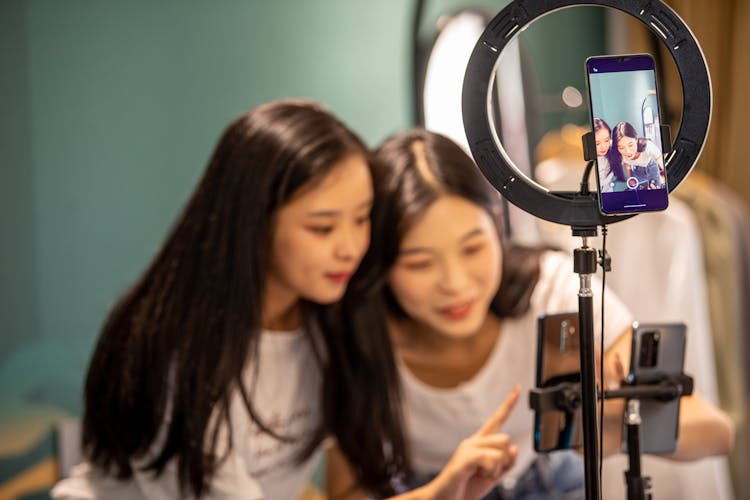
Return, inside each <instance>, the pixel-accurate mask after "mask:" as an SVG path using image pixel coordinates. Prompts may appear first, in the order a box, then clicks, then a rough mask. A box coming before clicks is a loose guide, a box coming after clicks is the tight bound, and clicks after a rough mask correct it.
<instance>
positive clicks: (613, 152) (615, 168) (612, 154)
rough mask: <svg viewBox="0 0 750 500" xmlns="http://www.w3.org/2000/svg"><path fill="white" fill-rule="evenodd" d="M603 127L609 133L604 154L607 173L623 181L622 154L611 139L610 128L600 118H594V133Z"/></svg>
mask: <svg viewBox="0 0 750 500" xmlns="http://www.w3.org/2000/svg"><path fill="white" fill-rule="evenodd" d="M601 129H604V130H606V131H607V134H609V140H610V143H609V150H608V151H607V154H606V155H605V156H606V158H607V162H608V163H609V173H611V174H612V175H614V177H615V178H616V179H617V180H618V181H621V182H625V180H626V179H625V170H623V168H622V156H620V153H619V152H618V151H617V146H616V144H615V143H614V141H613V139H612V128H611V127H610V126H609V124H607V122H605V121H604V120H603V119H602V118H594V134H596V133H597V132H598V131H599V130H601Z"/></svg>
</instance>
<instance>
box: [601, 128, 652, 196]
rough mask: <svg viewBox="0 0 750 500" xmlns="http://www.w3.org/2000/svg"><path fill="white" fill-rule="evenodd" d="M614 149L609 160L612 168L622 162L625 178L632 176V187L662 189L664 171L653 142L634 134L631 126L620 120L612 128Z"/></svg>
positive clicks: (634, 131)
mask: <svg viewBox="0 0 750 500" xmlns="http://www.w3.org/2000/svg"><path fill="white" fill-rule="evenodd" d="M612 144H614V148H613V149H612V153H611V154H610V157H609V160H610V162H611V163H612V165H613V167H614V166H615V165H618V166H619V165H622V169H623V171H624V172H625V177H627V178H628V179H630V178H633V179H635V182H634V183H633V185H634V186H635V188H634V189H663V188H664V186H665V180H666V172H665V171H664V160H663V159H662V154H661V150H660V149H659V148H658V147H657V146H656V144H654V143H653V141H651V140H649V139H647V138H645V137H638V132H636V130H635V127H633V125H631V124H630V123H628V122H620V123H618V124H617V125H615V128H614V129H612Z"/></svg>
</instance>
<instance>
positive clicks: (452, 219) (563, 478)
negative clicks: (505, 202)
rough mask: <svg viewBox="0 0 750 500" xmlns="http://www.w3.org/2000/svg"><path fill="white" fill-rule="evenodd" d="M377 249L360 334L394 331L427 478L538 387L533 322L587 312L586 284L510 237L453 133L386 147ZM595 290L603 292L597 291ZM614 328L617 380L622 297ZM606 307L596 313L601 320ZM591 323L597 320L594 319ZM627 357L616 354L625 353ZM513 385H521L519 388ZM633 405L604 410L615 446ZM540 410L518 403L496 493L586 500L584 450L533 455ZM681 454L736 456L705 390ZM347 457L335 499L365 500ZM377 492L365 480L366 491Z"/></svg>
mask: <svg viewBox="0 0 750 500" xmlns="http://www.w3.org/2000/svg"><path fill="white" fill-rule="evenodd" d="M374 173H375V175H374V179H375V192H376V199H377V200H378V203H377V205H376V207H377V208H376V210H375V211H374V212H373V219H372V225H373V232H372V234H373V236H372V243H371V246H370V250H369V251H368V253H367V255H366V256H365V258H364V260H363V262H362V266H361V267H362V269H363V270H367V274H364V273H363V274H358V275H357V276H356V277H355V278H354V280H353V281H352V283H351V284H350V287H349V292H348V294H349V295H354V294H358V295H359V296H360V300H358V301H356V302H352V303H351V304H350V307H349V308H348V309H347V313H348V317H349V320H348V321H349V322H350V323H351V324H350V329H351V330H352V331H357V330H358V329H361V330H366V331H367V332H369V334H370V335H373V336H376V335H380V336H383V337H389V338H390V339H391V340H392V343H393V348H394V350H395V354H396V358H397V368H398V372H399V378H400V382H401V384H402V398H403V400H402V409H403V415H404V429H405V431H406V436H407V439H406V442H407V452H408V455H407V457H408V460H407V467H406V469H405V470H407V471H408V475H407V476H406V478H405V479H406V481H405V482H406V483H407V484H411V485H419V484H422V483H423V482H424V481H427V480H429V479H430V478H431V477H433V476H434V475H435V474H436V473H438V472H439V471H440V470H441V469H443V468H444V467H445V464H446V463H450V460H451V453H452V452H453V450H454V449H455V448H456V446H458V445H459V443H462V442H463V441H464V440H466V439H472V433H473V429H475V428H476V427H477V426H478V425H479V424H480V423H481V422H482V421H483V420H484V419H486V418H487V416H488V415H490V414H491V413H492V412H493V411H494V408H495V407H496V406H497V405H498V404H500V402H501V401H503V400H504V398H505V397H506V394H507V393H508V392H511V391H512V392H514V393H517V392H518V386H520V392H521V394H525V393H527V392H528V390H529V389H531V388H532V387H533V386H534V383H535V380H534V379H535V368H534V366H535V359H536V322H537V318H538V316H539V315H541V314H552V313H561V312H569V311H576V310H577V306H578V290H579V288H580V283H579V279H578V277H577V276H576V275H575V274H574V273H573V270H572V266H571V263H570V258H569V257H568V256H567V255H565V254H562V253H560V252H554V251H548V250H545V249H542V248H520V247H514V246H512V245H510V244H508V243H507V242H505V241H504V239H503V238H502V230H501V225H500V224H501V222H500V221H501V214H500V199H499V196H498V194H497V192H496V191H495V190H494V189H493V188H492V187H491V186H490V185H489V183H488V182H487V181H486V180H485V179H484V177H483V176H482V175H481V173H480V171H479V169H478V168H477V167H476V165H475V164H474V162H473V160H472V159H471V158H470V157H469V156H468V155H467V154H466V153H465V152H464V151H463V150H462V149H461V148H460V147H459V146H458V145H456V144H455V143H453V142H452V141H451V140H450V139H448V138H446V137H444V136H441V135H438V134H435V133H431V132H428V131H425V130H420V129H416V130H411V131H407V132H404V133H401V134H397V135H395V136H393V137H391V138H389V139H387V140H386V141H385V142H384V143H383V144H382V145H381V146H380V147H379V148H378V150H377V151H376V155H375V164H374ZM592 289H593V291H594V294H598V293H599V291H600V289H601V287H600V286H599V287H597V286H592ZM605 303H606V313H607V323H606V325H605V328H604V343H605V347H606V348H607V351H606V354H605V368H606V371H605V374H606V379H605V381H606V383H607V384H608V385H609V382H610V381H613V382H617V381H619V379H620V378H621V375H622V373H621V369H620V370H618V369H616V367H618V366H620V367H621V366H623V365H624V366H628V362H629V355H630V352H629V351H630V336H631V335H630V325H631V323H632V317H631V315H630V313H629V312H628V310H627V309H626V308H625V307H624V305H623V304H622V303H621V302H620V301H619V300H618V299H617V298H616V297H615V296H614V294H612V293H607V295H606V299H605ZM598 314H599V313H598V309H597V310H596V311H595V316H596V315H598ZM594 324H597V325H598V324H599V320H595V321H594ZM618 360H619V361H618ZM514 387H515V389H514ZM622 405H623V403H622V401H613V402H607V404H606V405H605V407H606V408H605V418H606V420H605V429H606V432H605V433H604V450H605V451H606V452H610V453H611V452H615V451H617V450H618V449H619V446H620V441H621V439H620V432H621V429H622V414H623V412H622ZM532 422H533V414H532V412H531V411H530V410H529V409H528V408H517V409H516V410H515V411H514V412H513V415H512V416H510V417H509V418H508V419H506V421H504V423H503V425H502V426H501V427H500V431H501V432H503V433H505V434H506V436H505V437H506V438H509V439H510V443H511V446H515V449H516V453H517V460H516V463H515V464H514V466H513V467H512V468H510V469H508V470H507V471H505V472H506V473H505V474H502V475H499V476H498V477H501V476H502V481H496V482H489V483H486V484H485V491H484V492H486V493H489V495H490V496H488V497H487V498H493V499H498V498H503V499H505V498H513V499H523V500H530V499H539V498H581V497H582V496H583V486H584V472H583V463H582V459H581V457H580V456H579V455H577V454H576V453H574V452H556V453H554V454H550V455H538V456H536V455H535V454H534V453H533V449H532V447H531V445H532V433H533V429H532ZM679 436H680V439H679V442H678V446H677V452H676V453H675V455H674V456H673V458H675V459H681V460H690V459H695V458H700V457H703V456H710V455H719V454H725V453H727V452H728V451H729V449H731V446H732V444H731V443H732V424H731V421H730V420H729V419H728V417H727V416H726V415H725V414H723V413H722V412H721V411H719V410H718V409H716V408H715V407H713V406H711V405H710V404H708V403H707V402H706V401H705V400H703V399H701V397H700V396H699V395H697V394H694V395H692V396H689V397H685V398H683V399H682V406H681V415H680V433H679ZM348 460H350V457H348V456H346V454H342V453H339V451H338V450H337V449H336V448H332V449H331V451H330V452H329V461H328V465H329V469H328V471H329V474H328V477H329V483H330V485H331V491H332V494H333V498H347V499H350V498H362V493H361V492H359V491H358V490H357V479H356V477H355V478H352V477H351V476H350V475H349V473H348V470H347V469H348V463H347V462H348ZM364 489H366V487H365V488H364Z"/></svg>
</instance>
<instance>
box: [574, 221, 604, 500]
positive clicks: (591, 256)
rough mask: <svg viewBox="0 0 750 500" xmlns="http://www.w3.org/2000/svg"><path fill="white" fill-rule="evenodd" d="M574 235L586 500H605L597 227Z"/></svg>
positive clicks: (578, 231) (575, 231) (575, 230)
mask: <svg viewBox="0 0 750 500" xmlns="http://www.w3.org/2000/svg"><path fill="white" fill-rule="evenodd" d="M573 235H574V236H582V237H583V245H582V246H581V248H576V249H575V250H574V252H573V259H574V260H573V270H574V271H575V272H576V273H577V274H579V275H580V280H581V286H580V289H579V291H578V323H579V329H580V335H581V337H580V338H581V341H580V350H581V396H582V397H581V401H582V410H583V457H584V473H585V485H586V500H599V499H600V498H601V479H600V477H599V467H598V457H599V443H598V434H599V433H598V425H597V419H596V417H597V411H596V402H597V395H596V361H595V357H594V305H593V302H594V297H593V292H592V290H591V275H592V274H594V273H595V272H596V263H597V262H596V250H594V249H593V248H590V247H589V246H588V237H589V236H596V228H595V227H594V228H575V227H574V228H573Z"/></svg>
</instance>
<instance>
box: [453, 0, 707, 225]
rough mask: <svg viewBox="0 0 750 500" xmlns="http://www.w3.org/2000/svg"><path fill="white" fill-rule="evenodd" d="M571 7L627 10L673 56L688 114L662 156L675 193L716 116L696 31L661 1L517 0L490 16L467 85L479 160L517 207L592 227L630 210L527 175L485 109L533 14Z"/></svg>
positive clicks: (467, 117)
mask: <svg viewBox="0 0 750 500" xmlns="http://www.w3.org/2000/svg"><path fill="white" fill-rule="evenodd" d="M574 6H602V7H611V8H614V9H617V10H620V11H623V12H625V13H627V14H630V15H631V16H633V17H635V18H637V19H638V20H640V21H641V22H642V23H643V24H645V25H646V26H648V28H649V29H650V30H651V31H652V32H653V33H655V34H656V35H657V37H658V38H659V39H660V40H661V41H662V43H664V45H666V47H667V49H668V50H669V52H670V54H672V57H673V58H674V61H675V64H676V65H677V70H678V72H679V74H680V79H681V81H682V90H683V91H682V95H683V112H682V121H681V123H680V129H679V133H678V134H677V137H675V139H674V143H673V148H672V153H671V154H670V155H669V156H668V157H667V159H666V161H665V167H666V170H667V184H668V187H669V191H670V192H671V191H672V190H674V189H675V188H676V187H677V186H678V185H679V184H680V183H681V182H682V181H683V179H684V178H685V177H686V176H687V175H688V174H689V173H690V171H691V170H692V168H693V167H694V166H695V162H696V161H697V160H698V157H699V156H700V153H701V151H702V149H703V144H704V143H705V139H706V134H707V133H708V124H709V121H710V119H711V81H710V79H709V76H708V67H707V65H706V60H705V58H704V56H703V52H702V51H701V48H700V46H699V45H698V41H697V40H696V39H695V36H694V35H693V33H692V32H691V31H690V29H689V28H688V27H687V25H686V24H685V22H684V21H683V20H682V19H680V17H679V16H678V15H677V14H676V13H675V12H674V11H673V10H672V9H670V8H669V7H668V6H666V5H665V4H664V3H662V2H661V1H660V0H641V1H637V0H598V1H589V2H576V1H571V0H514V1H513V2H511V3H510V4H509V5H508V6H506V7H505V8H504V9H503V10H501V11H500V12H499V13H498V14H497V16H495V17H494V19H492V21H490V23H489V24H488V25H487V28H486V29H485V30H484V32H483V33H482V35H481V37H480V38H479V41H478V42H477V43H476V45H475V46H474V51H473V52H472V55H471V59H469V64H468V66H467V68H466V76H465V78H464V85H463V94H462V111H463V119H464V127H465V129H466V137H467V139H468V141H469V147H470V149H471V152H472V155H473V156H474V160H475V161H476V163H477V165H478V166H479V168H480V169H481V171H482V173H483V174H484V176H485V177H486V178H487V179H488V180H489V181H490V183H491V184H492V185H493V186H494V187H495V189H497V190H498V191H499V192H500V193H501V194H502V195H503V196H504V197H505V198H507V199H508V201H510V202H511V203H513V204H514V205H516V206H518V207H519V208H521V209H523V210H525V211H527V212H529V213H531V214H532V215H535V216H537V217H540V218H542V219H545V220H548V221H552V222H557V223H560V224H566V225H570V226H576V227H581V226H583V227H591V226H593V227H595V226H598V225H602V224H611V223H613V222H618V221H621V220H624V219H627V218H629V217H632V215H625V216H622V215H620V216H607V215H603V214H601V213H600V212H599V208H598V206H597V200H596V194H589V195H581V194H578V193H569V192H553V191H549V190H547V189H545V188H543V187H542V186H539V185H538V184H536V183H535V182H533V181H532V180H531V179H529V178H528V177H527V176H526V175H524V174H522V173H521V171H520V170H519V169H518V168H517V167H516V165H515V164H514V163H513V161H512V160H511V159H510V157H509V156H508V154H507V153H506V151H505V150H504V148H503V147H502V145H501V144H500V141H499V140H498V139H497V135H496V133H495V131H494V129H493V125H492V122H491V119H490V117H491V116H492V115H491V114H490V113H489V107H488V103H489V97H490V89H491V81H492V76H493V70H494V68H495V65H496V63H497V60H498V58H499V57H500V55H501V54H502V52H503V49H504V48H505V46H506V45H508V43H510V41H511V40H513V39H514V38H515V37H517V36H518V34H519V33H520V32H521V31H523V30H524V29H525V28H526V27H528V25H529V24H531V23H532V22H533V21H535V20H536V19H538V18H540V17H542V16H544V15H546V14H549V13H551V12H553V11H556V10H560V9H563V8H567V7H574ZM581 68H582V70H583V62H581Z"/></svg>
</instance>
